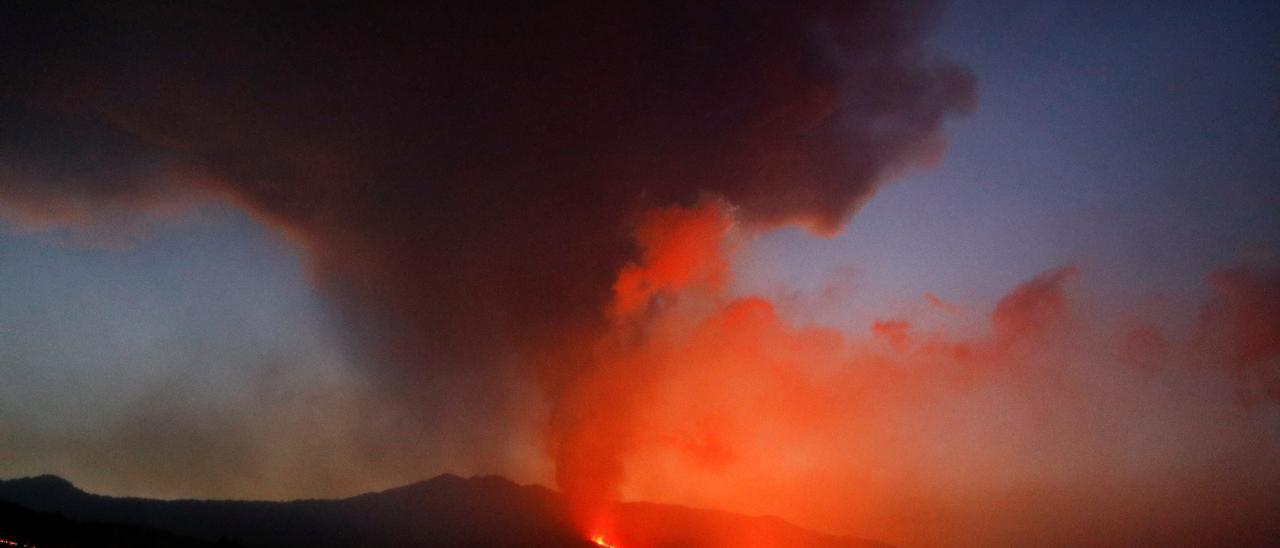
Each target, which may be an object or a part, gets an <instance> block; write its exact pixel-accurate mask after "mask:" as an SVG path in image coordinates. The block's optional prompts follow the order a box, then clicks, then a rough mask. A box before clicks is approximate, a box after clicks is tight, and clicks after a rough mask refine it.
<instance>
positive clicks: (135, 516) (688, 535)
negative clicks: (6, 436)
mask: <svg viewBox="0 0 1280 548" xmlns="http://www.w3.org/2000/svg"><path fill="white" fill-rule="evenodd" d="M617 516H618V521H619V523H618V525H617V529H616V531H614V532H613V535H614V536H613V538H611V539H610V541H611V542H613V543H615V544H617V545H618V546H620V547H625V548H631V547H636V546H739V545H741V544H743V543H744V542H749V543H751V544H752V545H754V546H787V547H792V546H800V547H832V548H835V547H871V546H885V545H883V544H880V543H876V542H871V541H863V540H857V539H849V538H837V537H832V536H827V535H821V534H818V533H814V532H812V531H807V530H804V529H801V528H799V527H796V526H794V525H791V524H788V523H786V522H784V521H782V520H779V519H777V518H767V517H748V516H742V515H737V514H731V513H727V512H716V511H709V510H697V509H691V508H684V507H679V506H671V505H660V504H648V503H627V504H621V505H619V506H618V509H617ZM583 536H584V535H583V534H582V533H581V532H579V531H576V530H575V529H574V528H573V527H572V526H571V525H570V523H569V521H568V519H567V518H566V513H565V508H564V502H563V500H562V499H561V498H560V496H559V494H557V493H556V492H555V491H552V490H550V489H546V488H543V487H537V486H521V485H517V484H515V483H512V482H510V481H508V480H506V479H503V478H499V477H492V476H491V477H478V478H471V479H463V478H460V477H457V476H453V475H443V476H439V477H437V478H435V479H432V480H429V481H424V482H419V483H415V484H412V485H406V486H404V487H399V488H395V489H389V490H387V491H382V492H378V493H367V494H364V495H358V496H355V497H350V498H345V499H337V500H299V501H291V502H254V501H222V500H219V501H206V500H175V501H164V500H152V499H139V498H119V497H106V496H101V495H94V494H91V493H86V492H84V491H81V490H80V489H78V488H76V487H75V486H74V485H72V484H71V483H70V482H68V481H66V480H64V479H62V478H59V477H56V476H39V477H34V478H22V479H15V480H9V481H0V539H5V540H8V541H13V542H19V543H22V544H28V545H33V546H39V547H41V548H47V547H63V546H66V547H71V546H191V547H197V546H246V547H294V546H406V547H412V546H530V547H532V546H584V547H585V546H595V544H593V543H591V542H590V541H588V540H586V539H584V538H583Z"/></svg>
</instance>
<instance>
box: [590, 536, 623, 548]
mask: <svg viewBox="0 0 1280 548" xmlns="http://www.w3.org/2000/svg"><path fill="white" fill-rule="evenodd" d="M591 542H594V543H596V545H598V546H607V547H608V548H618V547H617V546H615V545H613V544H609V543H608V542H605V540H604V535H592V536H591Z"/></svg>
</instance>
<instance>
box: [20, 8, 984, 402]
mask: <svg viewBox="0 0 1280 548" xmlns="http://www.w3.org/2000/svg"><path fill="white" fill-rule="evenodd" d="M5 11H6V13H5V14H4V16H3V17H0V19H2V22H0V36H3V37H4V38H3V43H2V44H0V48H2V49H3V50H4V52H5V53H4V55H3V57H0V72H3V73H4V74H8V75H18V77H16V78H15V77H10V78H6V79H5V82H4V84H3V85H2V87H0V112H3V113H4V118H5V123H4V124H3V126H2V127H3V129H0V144H2V145H3V146H0V203H2V204H3V205H4V208H3V209H4V211H5V212H6V213H8V214H9V216H10V218H11V219H12V220H13V221H15V222H16V223H18V224H19V225H21V226H34V227H48V226H66V225H72V226H75V227H78V228H80V229H82V230H87V231H93V230H103V229H104V227H106V228H110V227H112V226H118V225H120V224H122V223H125V224H127V223H128V222H130V221H129V220H128V219H127V217H128V214H129V213H131V212H132V213H135V214H141V215H144V216H145V215H151V214H154V213H155V212H156V211H169V210H173V211H180V210H181V209H182V208H184V207H190V206H191V204H192V203H193V202H195V201H198V200H201V199H208V198H209V197H210V196H212V197H220V198H222V199H225V200H229V201H231V202H232V203H235V204H238V205H239V206H241V207H243V208H244V209H246V210H247V211H249V212H251V213H252V214H253V215H254V216H256V218H258V219H260V220H261V221H262V222H264V223H268V224H270V225H272V226H275V227H278V228H279V229H280V230H282V231H284V232H285V233H286V234H288V236H289V237H290V238H291V239H293V240H294V241H296V242H297V243H298V244H299V245H301V246H302V247H303V248H305V249H306V251H307V252H308V256H309V259H310V264H311V268H312V272H313V273H314V277H315V279H316V280H317V282H318V283H319V284H320V285H321V287H322V288H323V289H324V290H325V291H327V292H328V294H329V295H331V296H332V297H334V298H335V299H336V300H337V301H338V302H340V303H342V304H343V305H344V307H345V309H346V310H347V312H348V317H349V323H350V327H351V330H352V331H353V332H354V333H356V334H357V336H358V338H359V339H360V341H361V342H362V343H363V344H365V345H366V347H367V348H368V349H369V351H370V353H371V354H372V358H371V359H370V360H369V361H370V362H372V363H378V364H382V365H385V366H387V367H386V369H385V371H386V372H388V373H389V374H390V375H392V377H393V378H394V380H395V382H390V383H387V385H388V386H392V387H395V389H396V390H400V391H402V392H404V394H405V395H407V396H410V399H411V400H415V401H420V402H421V405H422V406H423V407H425V408H427V411H424V412H423V416H424V418H423V421H426V422H429V421H430V420H431V419H430V418H429V417H432V414H433V413H434V414H435V415H437V416H439V415H448V416H461V417H462V419H463V420H464V421H470V420H483V419H494V420H495V422H497V423H499V424H500V423H501V422H502V421H501V419H500V418H495V417H494V416H493V415H494V414H497V413H500V412H501V411H500V410H501V409H502V408H503V405H502V404H501V402H499V401H494V400H496V399H498V398H497V397H496V396H493V394H499V393H501V392H502V391H501V390H500V389H498V387H497V384H498V383H499V382H500V381H498V380H495V379H498V378H500V377H501V371H503V370H505V369H507V368H510V367H513V366H514V367H520V364H529V363H532V364H537V368H538V370H539V373H538V374H539V375H540V376H541V377H542V378H543V380H544V382H545V384H546V385H547V386H548V388H549V391H550V392H549V393H550V394H551V396H552V397H553V398H559V397H560V395H561V394H562V393H563V392H565V391H566V390H567V388H566V387H567V386H571V385H574V384H575V383H578V382H581V380H582V379H583V378H589V377H590V370H591V369H592V368H594V367H596V365H594V364H592V363H590V362H584V361H582V360H580V359H578V358H577V357H575V356H567V355H566V354H565V351H564V348H566V347H567V346H572V345H566V341H569V340H575V341H576V340H583V339H591V338H593V337H595V336H598V334H599V333H600V332H601V331H602V330H606V329H610V328H611V327H612V322H613V321H614V319H612V318H611V314H621V315H628V314H632V313H634V311H632V310H630V308H633V307H636V306H639V305H641V304H643V302H644V300H645V298H646V296H647V295H648V293H651V292H653V291H654V290H655V288H658V287H663V286H664V284H667V285H669V284H679V283H682V280H675V279H670V278H669V276H670V274H669V273H663V272H658V271H653V270H652V269H649V270H647V271H646V272H645V273H644V274H643V275H639V274H637V273H633V274H636V275H631V276H629V275H628V274H627V273H626V272H624V274H623V279H622V280H620V281H618V284H619V288H620V289H622V290H624V291H628V292H631V293H632V294H633V300H630V301H626V300H619V301H617V302H616V303H613V305H611V304H610V302H611V300H612V299H613V290H614V285H615V279H614V277H615V274H616V273H617V272H618V271H619V269H620V268H623V267H624V265H626V264H629V263H630V262H633V261H637V260H640V258H641V256H640V254H639V253H640V250H639V249H638V248H637V246H636V243H635V241H634V240H633V239H632V233H633V229H634V227H635V226H636V225H637V223H640V222H641V219H642V218H643V217H644V216H645V215H647V214H646V213H645V212H646V211H649V210H650V209H652V208H662V207H666V206H670V205H689V204H693V203H695V202H696V201H698V200H700V199H710V198H704V197H707V196H714V197H715V198H714V199H717V200H724V201H726V202H727V203H728V204H732V206H733V207H734V208H736V209H735V216H736V218H737V219H738V220H739V221H740V222H743V223H747V224H748V225H751V226H755V227H769V226H776V225H780V224H789V223H799V224H802V225H805V226H808V227H810V228H812V229H813V230H815V231H818V232H830V231H833V230H836V229H837V228H838V227H839V226H840V225H841V224H842V223H843V221H844V220H845V219H846V218H847V217H848V216H849V215H850V214H851V213H852V212H854V211H855V210H856V209H857V208H858V207H859V206H860V205H861V204H862V203H863V202H864V201H865V200H866V199H867V198H868V197H870V196H871V195H872V194H873V193H874V192H875V189H876V187H877V185H878V184H880V183H881V182H883V181H884V180H885V179H886V178H889V177H892V176H894V175H896V174H900V173H902V172H903V171H904V170H908V169H910V168H911V167H912V166H915V165H919V164H922V163H928V162H930V161H932V160H933V159H934V158H936V155H937V154H938V151H939V150H940V148H941V143H942V139H941V137H940V135H939V128H940V126H941V124H942V123H943V121H944V119H945V118H946V117H947V116H948V115H949V114H952V113H956V112H958V111H962V110H964V109H965V108H967V107H968V106H969V104H970V103H971V101H972V93H973V83H972V80H971V78H970V77H969V76H968V74H967V73H966V72H965V71H963V70H962V69H960V68H957V67H956V66H954V65H951V64H948V63H947V62H945V61H942V60H940V59H938V58H936V57H935V56H933V55H932V54H931V53H929V52H928V51H926V50H925V49H924V47H923V43H922V41H923V38H924V37H925V36H926V34H927V32H928V31H929V30H930V29H931V28H932V27H933V26H934V23H935V17H936V10H935V8H934V7H933V6H932V5H930V4H926V3H921V4H917V3H912V4H902V3H893V2H802V3H799V4H797V3H791V2H787V3H773V2H728V3H719V2H715V3H710V4H698V5H694V6H671V5H663V4H652V3H636V4H634V5H623V4H614V3H595V2H569V3H556V4H552V5H547V6H542V5H538V6H535V5H528V6H509V5H505V4H502V5H498V4H493V5H467V6H461V5H432V6H427V5H422V6H417V7H401V8H396V9H365V8H354V7H337V6H309V7H308V9H307V11H306V12H305V13H298V12H295V11H286V10H283V9H281V8H278V7H272V6H266V5H239V6H228V5H220V6H211V5H210V6H194V7H193V6H165V5H140V6H139V5H135V6H129V7H111V8H106V7H102V8H97V7H92V6H87V7H78V8H66V9H60V10H59V9H54V10H50V9H47V8H45V7H38V6H9V7H6V8H5ZM122 218H125V220H123V221H122V220H121V219H122ZM134 222H136V217H135V221H134ZM661 224H662V223H661V222H658V223H656V224H654V225H653V228H652V230H653V231H656V232H661V231H662V230H664V229H663V228H661V226H660V225H661ZM646 226H648V225H646ZM680 252H681V253H685V252H687V253H692V254H701V253H703V250H696V249H694V250H683V251H680ZM623 286H625V287H623ZM610 306H614V307H615V308H616V309H617V310H615V311H614V312H610V310H609V308H610ZM458 394H461V396H459V395H458ZM450 402H452V403H450ZM459 402H462V403H459ZM565 405H568V404H565ZM562 407H563V406H562Z"/></svg>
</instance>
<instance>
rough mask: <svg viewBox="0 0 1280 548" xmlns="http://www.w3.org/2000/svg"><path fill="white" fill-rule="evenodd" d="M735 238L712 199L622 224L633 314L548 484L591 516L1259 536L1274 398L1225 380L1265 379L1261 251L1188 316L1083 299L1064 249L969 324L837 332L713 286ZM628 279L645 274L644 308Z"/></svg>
mask: <svg viewBox="0 0 1280 548" xmlns="http://www.w3.org/2000/svg"><path fill="white" fill-rule="evenodd" d="M651 223H652V224H651ZM656 226H661V227H662V230H655V229H654V228H655V227H656ZM743 236H744V232H743V231H742V230H741V228H740V227H739V226H737V225H736V224H735V222H734V220H733V216H732V214H731V213H730V212H729V211H728V210H727V209H726V208H725V206H724V204H722V203H716V202H704V203H702V204H699V205H697V206H694V207H690V208H669V209H664V210H659V211H655V212H654V213H653V214H652V215H651V216H650V217H649V218H648V222H642V223H641V224H640V228H639V230H638V231H637V240H638V241H639V242H640V244H641V246H642V248H643V250H644V253H643V255H642V257H643V258H642V260H641V262H639V263H637V264H634V265H629V266H627V267H625V268H624V269H623V270H622V271H621V273H620V274H619V278H618V280H619V283H618V285H617V286H616V288H615V289H616V295H615V299H616V301H615V304H621V303H629V304H628V305H627V306H625V307H619V308H624V309H625V310H627V311H629V312H628V313H627V314H620V315H617V316H615V317H614V318H613V321H614V322H615V324H614V329H612V330H610V331H609V332H608V334H607V335H606V336H605V337H602V338H600V339H597V340H594V341H592V342H591V343H590V346H589V349H588V350H587V351H586V352H588V353H590V354H591V355H592V361H593V363H595V364H596V365H597V367H596V368H595V369H593V370H592V371H591V374H590V376H589V377H588V378H587V380H586V381H585V382H580V383H577V384H575V385H574V386H573V387H572V390H571V391H570V392H569V394H568V395H566V396H564V397H562V398H560V399H559V400H558V401H559V402H560V403H561V405H562V407H561V408H558V409H557V410H558V411H560V414H558V415H557V416H556V419H557V421H558V422H557V423H555V425H554V426H555V432H556V433H557V434H558V437H557V438H556V441H557V442H558V445H556V447H558V448H559V449H560V451H561V453H560V454H559V455H557V456H558V457H559V458H558V465H559V468H558V472H559V473H560V474H561V480H562V481H561V484H562V486H564V487H565V488H566V489H568V490H569V492H570V493H571V494H574V493H576V494H577V495H579V499H578V503H579V504H580V506H579V511H580V512H582V515H580V516H578V519H579V520H580V521H581V522H582V523H584V524H585V526H586V527H588V528H590V529H591V530H597V531H609V532H613V533H612V534H611V535H609V536H610V537H612V538H615V539H618V540H619V542H620V543H621V545H626V546H632V545H635V546H648V545H650V544H649V541H648V539H649V537H647V536H646V534H647V533H646V532H644V531H638V530H635V529H634V528H629V527H627V525H626V524H625V523H616V522H615V520H616V518H615V517H614V516H613V515H611V513H610V506H609V505H608V504H606V503H603V502H600V501H601V500H607V499H609V498H611V497H615V496H618V495H619V494H621V495H622V496H623V497H624V498H637V499H642V500H643V499H655V498H656V499H663V500H670V501H676V502H681V503H685V504H691V505H694V506H726V505H727V506H729V507H731V508H733V509H735V510H738V511H745V512H748V513H759V514H779V515H785V516H788V517H790V518H791V519H795V520H798V521H801V522H803V523H805V524H807V525H810V526H813V527H818V528H821V529H827V530H832V531H845V532H855V533H860V534H863V535H869V536H872V537H876V538H885V539H891V540H893V541H895V542H902V543H905V544H908V545H940V546H954V545H976V546H1008V545H1026V544H1037V543H1043V542H1046V541H1050V542H1053V543H1063V544H1068V545H1074V544H1081V545H1113V546H1129V545H1151V544H1158V545H1189V546H1193V545H1203V544H1229V545H1261V544H1264V543H1265V542H1268V538H1269V536H1270V535H1273V534H1274V533H1275V529H1274V526H1273V525H1271V524H1272V523H1274V522H1275V521H1276V519H1277V518H1280V512H1278V511H1277V510H1276V508H1277V506H1276V504H1275V503H1276V502H1277V496H1276V493H1277V491H1276V489H1277V488H1280V465H1278V464H1277V463H1278V462H1280V460H1278V459H1280V438H1277V436H1276V433H1275V431H1274V428H1275V425H1276V424H1277V423H1276V420H1277V419H1280V414H1278V413H1277V409H1276V408H1275V407H1266V406H1241V405H1239V403H1240V400H1239V399H1238V398H1237V397H1236V396H1235V394H1236V393H1238V392H1240V391H1245V393H1248V394H1259V393H1260V394H1266V395H1270V394H1271V392H1267V391H1268V390H1274V387H1275V385H1274V381H1275V376H1274V375H1275V372H1276V362H1275V359H1276V356H1277V351H1276V348H1275V341H1276V337H1275V333H1276V331H1275V329H1276V326H1277V322H1280V315H1278V314H1277V310H1276V309H1275V307H1274V306H1273V305H1274V299H1275V295H1276V291H1275V289H1276V288H1275V279H1274V271H1273V270H1271V269H1267V268H1262V267H1244V266H1242V267H1236V268H1232V269H1227V270H1224V271H1221V272H1219V273H1217V274H1215V275H1214V276H1213V277H1212V282H1213V284H1214V286H1215V287H1216V289H1217V293H1218V294H1217V295H1216V296H1215V297H1214V298H1213V299H1212V300H1211V301H1210V302H1209V303H1208V304H1207V305H1206V306H1205V308H1204V310H1203V311H1202V312H1201V313H1200V315H1199V316H1200V320H1199V324H1198V326H1197V327H1195V328H1194V330H1193V332H1192V333H1189V334H1186V335H1174V334H1172V333H1165V332H1164V331H1162V330H1161V329H1157V328H1155V327H1152V325H1151V324H1150V323H1147V322H1149V321H1151V320H1153V318H1143V319H1142V320H1128V319H1123V318H1122V319H1117V318H1114V317H1108V316H1105V315H1102V314H1098V313H1095V312H1092V311H1091V310H1090V308H1089V307H1088V305H1087V304H1085V303H1081V302H1079V301H1078V299H1076V298H1075V297H1074V294H1076V293H1077V288H1076V287H1075V286H1076V285H1077V279H1078V278H1080V277H1081V273H1080V271H1079V270H1078V269H1077V268H1075V267H1072V266H1067V267H1061V268H1056V269H1051V270H1048V271H1046V272H1044V273H1042V274H1040V275H1038V276H1035V277H1034V278H1032V279H1030V280H1028V281H1026V282H1024V283H1023V284H1021V285H1019V286H1017V287H1015V288H1013V289H1012V290H1011V291H1010V292H1009V293H1008V294H1007V295H1005V296H1004V297H1003V298H1001V299H1000V300H999V302H997V303H996V304H995V306H994V307H993V308H992V310H991V311H990V313H989V315H987V316H986V317H985V318H983V317H980V316H975V317H973V318H964V319H963V321H964V322H966V323H969V322H973V323H985V327H986V328H985V329H983V330H980V331H979V332H978V333H976V334H969V335H964V336H957V335H952V334H949V333H947V332H945V331H926V332H917V330H916V328H915V326H914V325H913V323H912V322H911V321H908V320H904V319H896V318H892V317H890V318H887V319H885V320H882V321H877V322H874V323H873V324H872V325H871V326H870V328H869V331H868V332H866V333H856V332H852V333H851V332H847V331H844V330H837V329H833V328H830V327H825V326H798V325H795V324H793V323H791V322H790V321H788V319H787V318H785V317H784V316H783V315H782V314H781V313H779V312H778V311H777V310H776V309H775V307H774V305H773V303H772V302H770V300H768V299H766V298H763V297H761V296H755V295H738V294H734V293H732V292H731V291H729V290H727V289H726V288H727V287H728V284H727V283H726V277H731V276H732V272H726V271H725V270H724V265H725V264H731V263H732V260H731V259H732V254H733V251H734V249H736V248H737V243H739V242H740V240H741V239H742V237H743ZM695 258H696V260H695ZM637 278H639V279H645V280H652V283H651V284H650V285H647V286H646V287H647V292H646V294H645V295H644V297H645V300H644V306H637V305H635V304H634V302H635V296H634V295H633V293H632V287H633V283H632V282H631V281H630V280H633V279H637ZM926 299H927V298H926ZM930 313H932V314H937V315H945V316H951V315H954V314H958V313H959V311H957V310H954V309H946V310H931V311H930ZM1183 315H1185V316H1188V318H1191V319H1193V318H1195V316H1196V314H1195V311H1194V310H1192V311H1183ZM1193 323H1194V322H1193ZM1253 401H1254V402H1255V403H1256V401H1257V400H1256V399H1255V400H1253ZM1246 403H1247V402H1246ZM610 489H611V491H610ZM601 490H605V491H601ZM726 545H728V544H726Z"/></svg>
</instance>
